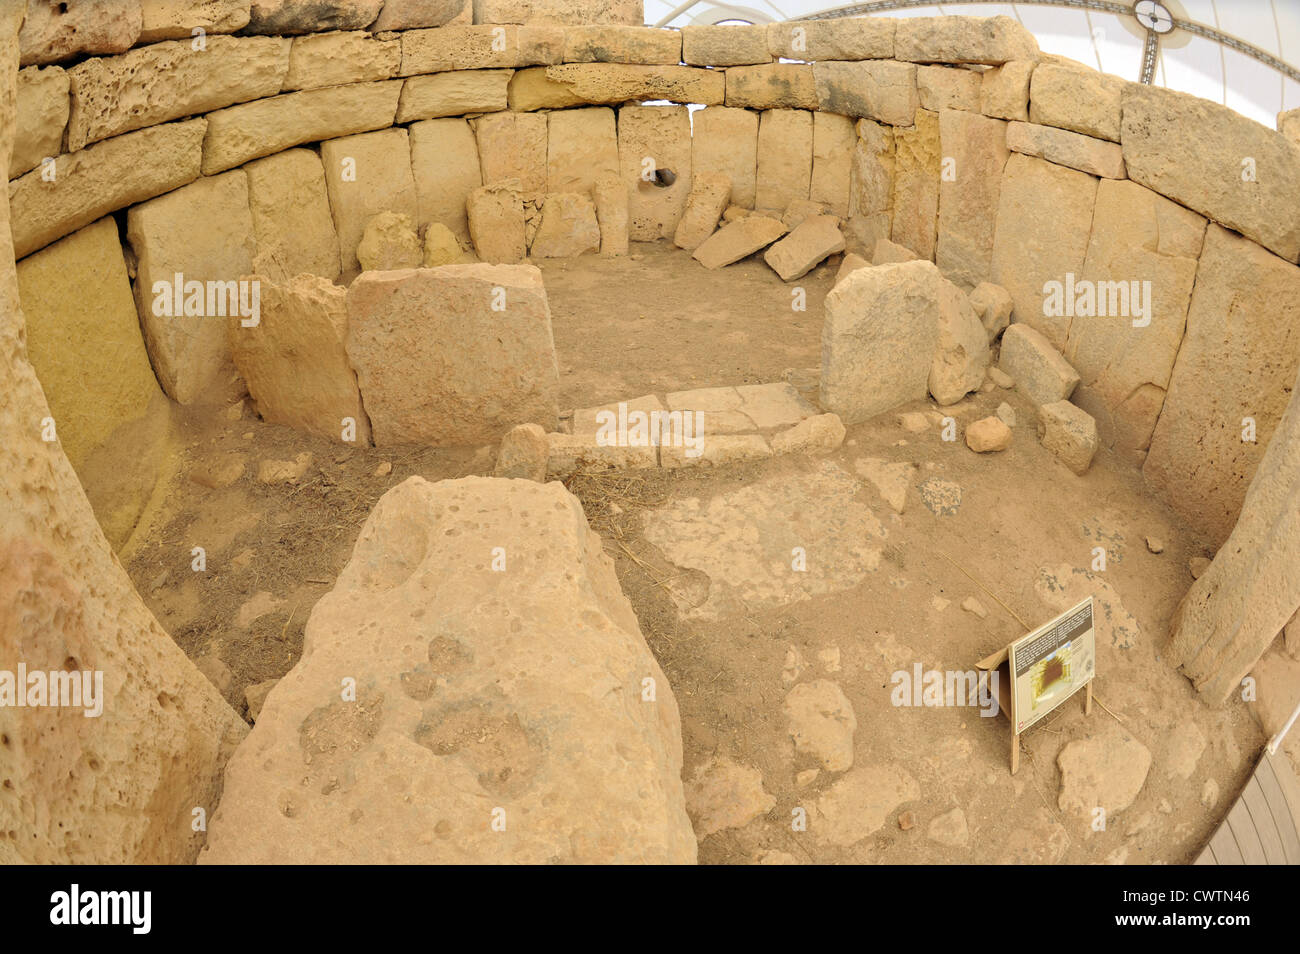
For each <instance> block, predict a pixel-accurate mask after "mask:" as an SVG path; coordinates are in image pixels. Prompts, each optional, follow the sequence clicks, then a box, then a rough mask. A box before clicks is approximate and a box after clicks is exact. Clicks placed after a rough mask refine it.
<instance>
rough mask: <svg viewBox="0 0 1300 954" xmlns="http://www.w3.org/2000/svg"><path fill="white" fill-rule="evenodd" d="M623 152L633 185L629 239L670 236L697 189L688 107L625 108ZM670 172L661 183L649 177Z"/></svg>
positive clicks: (621, 130)
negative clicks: (669, 177) (693, 183)
mask: <svg viewBox="0 0 1300 954" xmlns="http://www.w3.org/2000/svg"><path fill="white" fill-rule="evenodd" d="M618 155H619V165H620V167H621V174H622V177H623V182H624V183H625V184H626V187H627V189H628V237H629V238H631V239H632V240H633V241H637V242H647V241H653V240H654V239H659V238H670V237H671V236H672V235H673V233H674V232H675V231H676V230H677V223H678V221H679V220H680V219H681V217H682V211H683V210H684V209H685V208H686V197H687V196H688V195H690V192H691V120H690V115H689V114H688V112H687V110H686V107H685V106H625V107H623V109H622V110H620V111H619V117H618ZM661 169H663V170H668V171H670V172H672V173H673V174H674V175H675V176H676V179H675V180H674V181H673V182H671V183H670V184H667V185H666V186H660V185H659V184H657V183H656V182H655V181H653V179H649V180H648V179H647V178H646V176H647V175H651V176H653V173H654V172H655V171H656V170H661Z"/></svg>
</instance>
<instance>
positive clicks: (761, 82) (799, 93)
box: [727, 63, 817, 109]
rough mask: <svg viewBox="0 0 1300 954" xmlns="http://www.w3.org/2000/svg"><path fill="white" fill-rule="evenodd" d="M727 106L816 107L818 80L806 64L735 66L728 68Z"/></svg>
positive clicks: (754, 107)
mask: <svg viewBox="0 0 1300 954" xmlns="http://www.w3.org/2000/svg"><path fill="white" fill-rule="evenodd" d="M727 105H728V106H739V107H748V108H749V109H816V108H817V81H816V80H815V79H814V77H813V69H812V67H811V66H809V65H808V64H806V63H768V64H765V65H763V66H734V67H732V68H731V69H729V70H727Z"/></svg>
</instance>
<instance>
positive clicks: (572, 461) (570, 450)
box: [546, 433, 659, 480]
mask: <svg viewBox="0 0 1300 954" xmlns="http://www.w3.org/2000/svg"><path fill="white" fill-rule="evenodd" d="M546 444H547V455H546V476H547V479H549V480H554V479H557V478H558V479H563V478H565V477H568V476H569V475H570V474H574V473H576V472H578V471H580V470H581V471H588V470H595V471H602V470H641V469H644V468H648V467H658V466H659V448H658V447H656V446H654V445H652V444H645V445H638V444H633V445H627V444H617V443H609V442H608V441H605V440H603V439H601V438H599V437H597V435H596V434H594V433H586V434H547V435H546Z"/></svg>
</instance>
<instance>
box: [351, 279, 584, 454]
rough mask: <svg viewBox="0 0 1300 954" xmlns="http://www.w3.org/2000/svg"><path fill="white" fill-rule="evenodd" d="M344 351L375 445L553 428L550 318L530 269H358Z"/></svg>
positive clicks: (492, 438) (449, 441) (481, 440)
mask: <svg viewBox="0 0 1300 954" xmlns="http://www.w3.org/2000/svg"><path fill="white" fill-rule="evenodd" d="M347 351H348V358H349V359H350V361H351V363H352V367H353V368H355V369H356V372H357V382H358V383H359V385H360V387H361V397H362V400H363V401H364V402H365V407H366V412H367V413H368V414H369V415H370V425H371V430H372V432H373V433H374V437H375V444H376V445H378V446H386V445H391V444H405V443H423V444H430V445H433V446H458V445H469V444H485V443H495V442H496V441H498V440H500V438H501V436H502V435H503V434H504V433H505V432H506V431H508V430H509V429H510V428H511V427H513V426H514V425H516V424H519V423H521V422H525V421H527V422H531V423H534V424H540V425H542V426H543V427H545V428H546V429H547V430H553V429H554V428H555V424H556V420H557V418H558V416H559V411H558V409H557V407H556V393H557V391H558V389H559V372H558V370H557V366H556V363H555V344H554V341H553V339H552V337H551V312H550V308H549V307H548V305H547V303H546V290H545V288H543V287H542V273H541V272H539V271H538V270H537V269H536V268H534V267H533V266H531V265H521V266H515V265H444V266H442V267H441V268H420V269H412V270H409V271H400V272H366V273H364V274H363V275H361V277H359V278H358V279H357V280H356V281H355V282H353V283H352V286H351V287H350V288H349V289H348V335H347Z"/></svg>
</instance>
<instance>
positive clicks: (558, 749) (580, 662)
mask: <svg viewBox="0 0 1300 954" xmlns="http://www.w3.org/2000/svg"><path fill="white" fill-rule="evenodd" d="M497 547H502V548H504V551H505V553H506V558H507V560H508V563H507V566H508V567H509V571H508V572H499V573H493V572H491V569H490V567H491V563H492V559H493V557H492V554H493V548H497ZM435 594H436V597H435ZM488 606H492V607H495V612H493V613H488V612H486V607H488ZM412 607H416V608H422V609H423V610H424V611H425V612H423V613H417V614H416V615H412ZM524 619H527V621H528V622H527V624H526V625H525V624H523V622H522V621H523V620H524ZM539 634H542V638H538V637H539ZM305 643H306V650H305V652H304V654H303V658H302V660H301V661H300V662H299V663H298V665H296V666H295V667H294V668H293V669H292V670H290V672H289V674H288V675H287V676H285V677H284V679H282V680H281V681H280V682H279V684H278V685H277V686H276V687H275V689H273V690H272V691H271V693H270V695H269V696H268V697H267V700H266V703H265V705H264V706H263V709H262V712H261V717H260V719H259V720H258V724H257V726H256V728H254V730H253V732H252V734H251V735H250V737H249V740H248V744H247V745H246V746H245V747H243V748H242V749H241V751H240V752H239V754H238V755H237V756H236V758H234V759H233V760H232V761H231V764H230V768H229V770H228V772H227V775H226V788H225V793H224V795H223V797H222V802H221V808H220V810H219V811H218V812H217V813H216V815H215V816H214V817H213V819H212V822H211V825H210V830H209V835H208V847H207V849H206V852H205V854H204V856H203V860H204V861H205V862H208V863H214V864H222V863H231V862H239V863H253V862H267V863H275V862H283V863H291V862H301V863H331V862H353V863H365V862H375V863H379V862H390V861H409V862H424V863H478V864H481V863H484V862H493V861H495V862H503V863H504V862H513V863H546V862H561V863H563V862H569V863H593V864H594V863H620V862H621V863H634V862H642V863H647V862H648V863H669V864H672V863H692V862H694V860H695V851H696V848H695V836H694V833H693V832H692V830H691V827H690V820H689V818H688V816H687V814H686V810H685V803H684V798H683V793H682V785H681V737H680V722H679V717H678V714H677V706H676V702H675V701H674V699H673V695H672V689H671V687H670V686H669V684H668V681H667V679H666V678H665V677H664V675H663V673H662V671H660V669H659V666H658V665H657V664H656V662H655V660H654V658H653V657H652V656H651V655H650V652H649V650H648V649H647V648H646V645H645V642H644V640H643V639H642V638H641V635H640V631H639V629H638V627H637V622H636V617H635V616H634V615H633V613H632V609H631V607H630V605H629V604H628V602H627V599H626V598H625V597H624V596H623V595H622V592H621V591H620V590H619V587H618V581H617V578H616V577H615V575H614V567H613V563H612V561H611V560H610V559H609V558H608V557H607V556H605V555H604V554H603V553H602V552H601V548H600V541H599V538H598V537H597V536H596V535H595V534H594V533H592V532H591V530H590V529H589V528H588V527H587V523H586V520H585V518H584V516H583V513H582V507H581V505H580V504H579V503H578V501H577V500H576V499H575V498H574V497H573V496H571V495H570V494H569V493H568V491H566V490H565V489H564V488H563V487H562V486H559V485H558V484H538V483H534V482H532V481H522V480H513V481H504V480H498V479H494V478H480V477H469V478H464V479H461V480H455V481H442V482H439V483H437V484H431V483H429V482H427V481H425V480H424V479H422V478H420V477H412V478H410V479H409V480H407V481H405V482H404V483H402V484H400V485H398V486H397V487H396V488H394V489H393V490H391V491H389V492H388V493H387V494H385V495H384V497H383V498H381V500H380V503H379V504H378V505H377V507H376V509H375V511H374V512H373V513H372V514H371V516H370V518H369V520H368V521H367V523H366V525H365V527H363V528H362V531H361V536H360V539H359V541H358V543H357V546H356V548H355V549H354V551H353V555H352V559H351V560H350V561H349V563H348V565H347V566H346V567H345V568H344V571H343V573H342V575H341V576H340V577H339V581H338V582H337V583H336V584H335V587H334V589H333V590H332V591H331V592H330V593H328V594H326V595H325V596H324V597H323V598H322V599H321V601H320V602H319V603H317V604H316V607H315V608H314V609H313V610H312V615H311V617H310V618H309V619H308V622H307V631H306V635H305ZM412 643H415V644H417V647H418V654H417V653H416V652H413V651H412V649H411V644H412ZM425 644H427V648H426V646H425ZM506 660H508V661H509V662H508V664H507V665H508V666H509V673H510V682H511V688H510V691H509V692H508V693H503V692H502V691H501V687H500V685H499V683H500V680H501V679H503V678H504V673H503V670H502V669H501V666H502V665H503V663H504V661H506ZM345 671H346V672H349V673H354V674H355V675H356V678H357V681H358V687H359V688H358V698H357V701H356V702H355V703H341V702H339V701H338V692H337V683H338V673H340V672H345ZM646 678H649V679H653V680H654V681H655V684H656V685H657V687H658V688H657V690H656V699H657V701H656V702H654V703H644V702H641V701H640V698H641V692H640V689H641V685H642V680H643V679H646ZM593 680H594V682H595V683H596V684H599V685H602V686H605V687H607V690H608V691H606V692H603V693H593V692H591V691H590V687H591V685H592V684H593ZM579 687H586V688H583V689H580V688H579ZM330 700H333V701H332V702H331V701H330ZM394 772H396V773H397V774H396V776H395V775H394ZM304 774H305V775H306V777H307V779H308V784H306V785H303V784H301V781H302V778H303V776H304ZM395 777H398V778H401V779H403V780H404V781H403V783H402V786H399V789H398V790H395V789H394V787H393V786H394V783H393V779H394V778H395ZM408 785H409V786H410V792H416V791H418V792H419V793H420V795H419V797H418V798H417V797H411V796H410V795H409V793H408V792H407V791H406V789H405V786H408ZM323 790H327V791H328V794H321V792H322V791H323ZM285 799H287V800H288V802H287V803H286V801H285ZM286 807H287V808H288V811H286V810H285V808H286ZM494 807H497V808H500V809H501V810H502V811H503V812H504V813H505V818H506V819H507V827H506V833H505V834H504V835H503V834H502V833H501V832H500V831H494V830H493V828H492V826H491V824H490V821H491V817H492V809H493V808H494ZM397 832H425V833H427V837H414V838H411V837H399V836H397V835H396V834H395V833H397Z"/></svg>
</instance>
